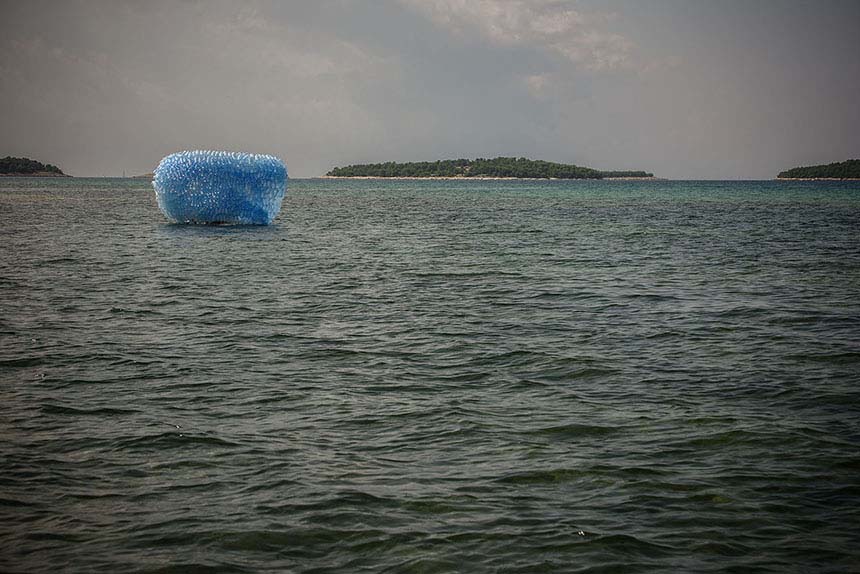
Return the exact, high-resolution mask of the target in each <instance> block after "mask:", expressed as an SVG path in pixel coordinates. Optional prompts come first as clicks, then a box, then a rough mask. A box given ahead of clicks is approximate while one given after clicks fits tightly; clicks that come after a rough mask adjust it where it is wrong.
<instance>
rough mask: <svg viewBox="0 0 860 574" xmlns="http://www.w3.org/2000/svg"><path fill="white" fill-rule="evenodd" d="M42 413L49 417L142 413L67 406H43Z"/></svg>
mask: <svg viewBox="0 0 860 574" xmlns="http://www.w3.org/2000/svg"><path fill="white" fill-rule="evenodd" d="M41 410H42V412H43V413H45V414H49V415H77V416H102V415H129V414H134V413H138V412H140V411H138V410H135V409H121V408H116V407H97V408H92V409H85V408H76V407H70V406H67V405H52V404H47V405H42V409H41Z"/></svg>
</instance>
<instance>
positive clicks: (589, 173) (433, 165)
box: [326, 157, 654, 179]
mask: <svg viewBox="0 0 860 574" xmlns="http://www.w3.org/2000/svg"><path fill="white" fill-rule="evenodd" d="M326 177H408V178H425V177H426V178H448V177H450V178H469V177H473V178H481V177H487V178H528V179H608V178H651V177H654V174H651V173H647V172H644V171H599V170H596V169H591V168H588V167H580V166H577V165H569V164H563V163H553V162H549V161H540V160H531V159H526V158H524V157H520V158H515V157H497V158H495V159H484V158H478V159H447V160H440V161H419V162H406V163H396V162H393V161H389V162H386V163H369V164H362V165H348V166H346V167H335V168H334V169H332V170H331V171H329V172H328V173H327V174H326Z"/></svg>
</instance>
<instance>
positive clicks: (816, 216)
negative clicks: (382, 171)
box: [0, 179, 860, 572]
mask: <svg viewBox="0 0 860 574" xmlns="http://www.w3.org/2000/svg"><path fill="white" fill-rule="evenodd" d="M858 221H860V186H858V185H857V184H856V183H855V184H839V183H794V184H790V183H777V182H765V183H762V182H757V183H749V182H747V183H743V182H741V183H738V182H731V183H693V182H572V183H571V182H543V183H536V182H439V181H436V182H378V181H376V182H374V181H325V180H309V181H293V182H292V183H291V188H290V191H289V192H288V197H287V199H286V200H285V202H284V208H283V211H282V212H281V216H280V217H279V218H278V220H277V221H276V225H274V226H272V227H266V228H249V227H185V226H176V225H168V224H166V223H165V220H164V218H163V217H162V215H161V214H160V213H159V212H158V210H157V208H156V205H155V199H154V194H153V193H152V191H151V189H150V187H149V183H148V182H145V181H144V182H137V181H132V180H78V179H74V180H23V179H5V180H0V237H2V253H0V398H2V415H0V549H1V550H0V571H4V572H56V571H69V572H97V571H98V572H192V571H196V572H360V571H373V572H377V571H389V572H552V571H559V572H562V571H563V572H651V571H657V572H684V571H687V572H693V571H695V572H846V571H854V572H857V571H860V570H858V568H860V567H858V564H860V550H858V548H860V546H858V539H860V478H858V477H860V449H858V447H860V386H858V384H860V235H858V230H859V229H860V228H858Z"/></svg>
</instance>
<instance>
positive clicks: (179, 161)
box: [152, 151, 287, 225]
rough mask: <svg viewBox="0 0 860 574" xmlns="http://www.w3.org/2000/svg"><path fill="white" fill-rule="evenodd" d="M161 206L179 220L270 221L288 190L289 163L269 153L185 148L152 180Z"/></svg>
mask: <svg viewBox="0 0 860 574" xmlns="http://www.w3.org/2000/svg"><path fill="white" fill-rule="evenodd" d="M152 186H153V187H154V188H155V197H156V199H157V200H158V207H159V208H161V211H162V212H163V213H164V215H166V216H167V217H168V218H169V219H171V220H173V221H175V222H177V223H202V224H214V223H233V224H242V225H268V224H270V223H271V222H272V220H273V219H275V216H276V215H278V211H280V209H281V201H283V199H284V193H285V192H286V190H287V168H286V167H285V166H284V163H283V162H282V161H281V160H279V159H278V158H276V157H273V156H270V155H257V154H250V153H238V152H228V151H182V152H179V153H174V154H170V155H169V156H167V157H165V158H164V159H162V160H161V163H159V164H158V167H157V168H156V169H155V177H154V178H153V180H152Z"/></svg>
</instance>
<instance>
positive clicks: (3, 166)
mask: <svg viewBox="0 0 860 574" xmlns="http://www.w3.org/2000/svg"><path fill="white" fill-rule="evenodd" d="M0 175H50V176H61V175H66V174H64V173H63V171H62V170H61V169H60V168H58V167H57V166H55V165H51V164H49V163H42V162H38V161H36V160H33V159H30V158H26V157H11V156H6V157H4V158H0Z"/></svg>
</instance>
